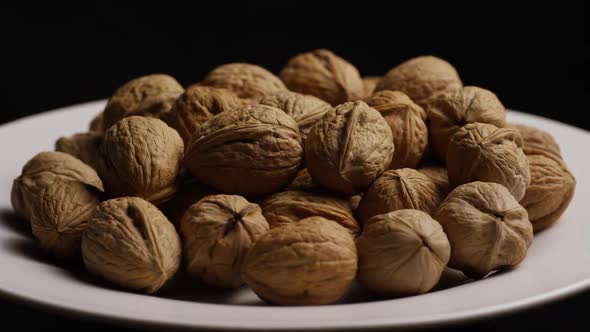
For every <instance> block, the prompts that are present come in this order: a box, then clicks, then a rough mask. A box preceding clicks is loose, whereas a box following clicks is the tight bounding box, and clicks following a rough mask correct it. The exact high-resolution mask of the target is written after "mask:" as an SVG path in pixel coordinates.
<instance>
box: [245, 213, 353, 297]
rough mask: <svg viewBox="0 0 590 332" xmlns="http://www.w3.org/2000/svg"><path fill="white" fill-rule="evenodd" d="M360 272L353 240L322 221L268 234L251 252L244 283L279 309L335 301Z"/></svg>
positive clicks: (314, 219)
mask: <svg viewBox="0 0 590 332" xmlns="http://www.w3.org/2000/svg"><path fill="white" fill-rule="evenodd" d="M356 271H357V253H356V247H355V244H354V240H353V238H352V235H350V233H349V232H348V231H347V230H346V229H345V228H344V227H342V226H340V225H338V224H337V223H335V222H333V221H330V220H327V219H324V218H322V217H311V218H307V219H305V220H301V221H300V222H297V223H293V224H289V225H286V226H283V227H278V228H275V229H272V230H270V231H269V232H268V233H266V234H265V235H264V236H262V237H261V238H260V239H258V241H256V243H254V247H253V248H252V249H251V250H250V252H249V253H248V255H247V256H246V259H245V260H244V263H243V265H242V279H244V281H245V282H246V283H247V284H248V286H250V288H252V290H254V292H255V293H256V294H257V295H258V296H259V297H260V298H261V299H263V300H264V301H267V302H270V303H274V304H280V305H314V304H330V303H335V302H337V301H338V300H339V299H340V298H342V297H343V296H344V295H345V294H346V292H347V290H348V289H349V287H350V285H351V283H352V280H353V279H354V277H355V274H356Z"/></svg>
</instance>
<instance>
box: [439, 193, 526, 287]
mask: <svg viewBox="0 0 590 332" xmlns="http://www.w3.org/2000/svg"><path fill="white" fill-rule="evenodd" d="M434 219H436V220H437V221H438V222H439V223H440V224H441V225H442V227H443V229H444V231H445V233H446V234H447V237H448V238H449V242H450V243H451V260H450V262H449V266H450V267H452V268H456V269H458V270H461V271H463V273H465V274H466V275H467V276H469V277H472V278H481V277H484V276H486V275H487V274H488V273H489V272H491V271H494V270H497V269H502V268H505V267H512V266H516V265H517V264H519V263H520V262H521V261H522V260H523V259H524V257H525V256H526V253H527V249H528V247H529V246H530V244H531V242H532V241H533V226H532V225H531V222H530V221H529V219H528V215H527V212H526V210H525V209H524V208H523V207H522V206H520V205H519V204H518V202H517V201H516V199H514V197H513V196H512V195H511V194H510V192H509V191H508V190H507V189H506V188H505V187H504V186H502V185H500V184H497V183H486V182H471V183H468V184H464V185H462V186H459V187H457V188H455V189H454V190H453V191H452V192H451V193H450V194H449V196H447V198H446V199H445V200H444V202H443V203H442V204H441V206H440V208H439V209H438V211H437V212H436V214H435V216H434Z"/></svg>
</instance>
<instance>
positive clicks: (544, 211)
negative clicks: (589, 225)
mask: <svg viewBox="0 0 590 332" xmlns="http://www.w3.org/2000/svg"><path fill="white" fill-rule="evenodd" d="M525 146H526V142H525ZM527 159H528V163H529V167H530V172H531V183H530V185H529V187H528V189H527V191H526V193H525V194H524V197H523V199H522V200H521V201H520V204H521V205H522V206H523V207H524V208H525V209H526V210H527V212H528V214H529V219H530V220H531V222H532V224H533V229H534V231H535V232H538V231H540V230H542V229H544V228H547V227H548V226H550V225H551V224H553V223H554V222H555V221H557V219H558V218H559V217H560V216H561V215H562V214H563V212H564V211H565V209H567V207H568V205H569V203H570V202H571V200H572V198H573V197H574V192H575V191H576V179H575V178H574V176H573V175H572V173H571V172H570V171H569V169H568V167H567V165H566V164H565V162H563V161H562V160H561V159H560V158H559V157H558V156H556V155H554V154H552V153H548V154H532V155H527Z"/></svg>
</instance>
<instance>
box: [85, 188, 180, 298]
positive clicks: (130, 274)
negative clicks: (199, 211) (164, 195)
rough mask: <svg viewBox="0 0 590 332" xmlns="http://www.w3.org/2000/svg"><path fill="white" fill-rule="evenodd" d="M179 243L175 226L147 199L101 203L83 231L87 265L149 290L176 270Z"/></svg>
mask: <svg viewBox="0 0 590 332" xmlns="http://www.w3.org/2000/svg"><path fill="white" fill-rule="evenodd" d="M181 254H182V249H181V243H180V238H179V236H178V234H177V233H176V230H175V229H174V226H173V225H172V224H171V223H170V222H169V221H168V219H166V217H165V216H164V215H163V214H162V212H160V210H158V208H156V207H155V206H154V205H152V204H150V203H149V202H147V201H145V200H143V199H141V198H138V197H121V198H115V199H111V200H108V201H105V202H102V203H101V204H100V205H99V206H98V208H97V209H96V210H95V211H94V213H93V214H92V216H91V218H90V220H89V221H88V224H87V226H86V230H85V231H84V233H83V235H82V258H83V259H84V265H85V266H86V268H87V269H88V270H89V271H90V272H92V273H94V274H97V275H99V276H101V277H102V278H105V279H107V280H109V281H111V282H112V283H114V284H117V285H119V286H123V287H127V288H131V289H138V290H144V291H146V292H147V293H154V292H156V291H157V290H158V289H160V287H162V285H163V284H164V283H165V282H166V281H167V280H168V279H170V278H171V277H172V276H173V275H174V274H175V273H176V271H177V270H178V268H179V266H180V260H181Z"/></svg>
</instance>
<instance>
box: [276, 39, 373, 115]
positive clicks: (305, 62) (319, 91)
mask: <svg viewBox="0 0 590 332" xmlns="http://www.w3.org/2000/svg"><path fill="white" fill-rule="evenodd" d="M279 76H280V77H281V79H282V80H283V82H285V85H287V87H288V88H289V89H290V90H292V91H295V92H299V93H304V94H310V95H314V96H316V97H318V98H320V99H322V100H325V101H326V102H328V103H330V104H332V105H339V104H342V103H344V102H347V101H354V100H358V99H361V98H363V97H364V96H365V87H364V85H363V80H362V79H361V76H360V74H359V72H358V70H357V69H356V68H355V67H354V66H353V65H352V64H350V63H349V62H347V61H346V60H344V59H342V58H341V57H339V56H337V55H335V54H334V53H332V52H330V51H328V50H324V49H319V50H315V51H311V52H307V53H302V54H299V55H296V56H295V57H293V58H291V60H289V63H287V65H286V66H285V67H284V68H283V69H282V70H281V73H280V74H279Z"/></svg>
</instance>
